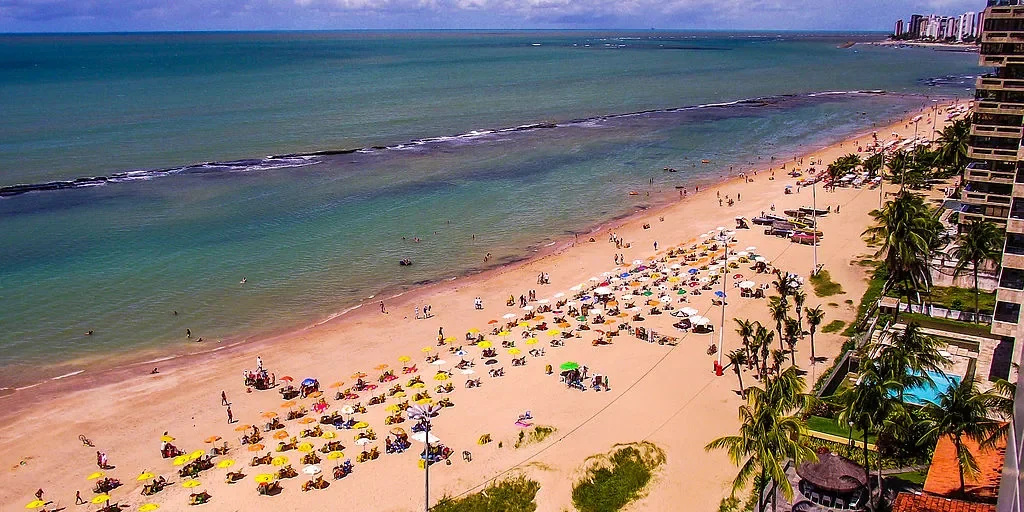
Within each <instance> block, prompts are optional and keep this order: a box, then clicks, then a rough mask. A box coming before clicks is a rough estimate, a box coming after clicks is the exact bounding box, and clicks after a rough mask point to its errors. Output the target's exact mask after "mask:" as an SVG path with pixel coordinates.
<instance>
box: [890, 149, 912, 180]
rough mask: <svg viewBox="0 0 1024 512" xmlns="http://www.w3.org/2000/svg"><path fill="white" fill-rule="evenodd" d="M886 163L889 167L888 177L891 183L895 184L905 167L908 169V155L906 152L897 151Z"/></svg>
mask: <svg viewBox="0 0 1024 512" xmlns="http://www.w3.org/2000/svg"><path fill="white" fill-rule="evenodd" d="M886 163H887V164H888V165H889V177H890V178H891V179H892V181H893V182H895V181H896V179H897V178H898V177H901V176H902V175H903V172H904V171H905V170H906V169H907V167H909V164H910V155H908V154H907V152H906V151H897V152H895V153H893V154H892V156H890V157H889V160H888V161H887V162H886Z"/></svg>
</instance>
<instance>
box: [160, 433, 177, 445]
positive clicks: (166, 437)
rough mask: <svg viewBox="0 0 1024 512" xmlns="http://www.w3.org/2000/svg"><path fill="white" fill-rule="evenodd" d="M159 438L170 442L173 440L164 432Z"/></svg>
mask: <svg viewBox="0 0 1024 512" xmlns="http://www.w3.org/2000/svg"><path fill="white" fill-rule="evenodd" d="M160 440H161V441H163V442H165V443H170V442H171V441H174V438H173V437H171V436H169V435H167V434H164V435H162V436H160Z"/></svg>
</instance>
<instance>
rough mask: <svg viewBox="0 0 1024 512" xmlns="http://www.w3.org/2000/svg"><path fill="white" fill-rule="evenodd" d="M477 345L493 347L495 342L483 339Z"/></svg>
mask: <svg viewBox="0 0 1024 512" xmlns="http://www.w3.org/2000/svg"><path fill="white" fill-rule="evenodd" d="M476 346H478V347H480V348H491V347H492V346H494V344H493V343H491V342H489V341H481V342H480V343H477V344H476Z"/></svg>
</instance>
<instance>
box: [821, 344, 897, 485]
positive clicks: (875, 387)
mask: <svg viewBox="0 0 1024 512" xmlns="http://www.w3.org/2000/svg"><path fill="white" fill-rule="evenodd" d="M860 364H861V368H860V376H859V377H858V378H857V381H856V382H855V383H854V385H853V386H850V387H848V388H846V390H845V391H843V392H842V393H841V394H839V396H838V397H837V401H838V405H840V406H841V407H842V409H841V411H840V413H839V416H838V418H837V420H838V422H839V424H840V425H843V424H851V423H852V424H853V427H856V428H857V429H858V430H860V431H861V432H862V437H863V439H862V441H863V445H862V446H863V451H864V475H865V477H866V478H868V479H870V478H871V468H870V459H868V434H869V433H878V432H880V431H881V430H882V428H883V426H884V424H885V421H886V420H887V419H888V418H890V417H891V416H894V415H897V414H899V413H900V409H902V404H900V403H899V402H898V401H896V400H895V399H894V398H893V397H894V396H895V395H896V394H898V392H899V391H900V389H901V388H902V385H901V384H900V383H899V382H898V381H895V380H892V379H886V378H885V376H884V375H883V374H882V373H881V372H880V371H879V368H878V364H877V363H876V362H875V361H873V360H871V359H870V358H868V357H863V358H861V363H860ZM879 485H881V467H879Z"/></svg>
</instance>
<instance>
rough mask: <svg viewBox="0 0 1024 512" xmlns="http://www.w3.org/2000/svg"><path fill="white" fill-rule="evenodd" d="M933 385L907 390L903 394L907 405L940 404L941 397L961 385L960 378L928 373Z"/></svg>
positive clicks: (925, 384)
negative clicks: (950, 389)
mask: <svg viewBox="0 0 1024 512" xmlns="http://www.w3.org/2000/svg"><path fill="white" fill-rule="evenodd" d="M927 373H928V376H929V377H931V379H932V383H928V382H925V383H924V385H921V386H914V387H911V388H907V390H906V392H904V394H903V398H904V400H906V402H907V403H910V404H915V405H924V404H925V403H926V402H932V403H938V401H939V395H940V394H941V393H945V392H946V390H948V389H949V388H951V387H953V386H955V385H957V384H960V377H958V376H956V375H948V374H945V373H939V372H927Z"/></svg>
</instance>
